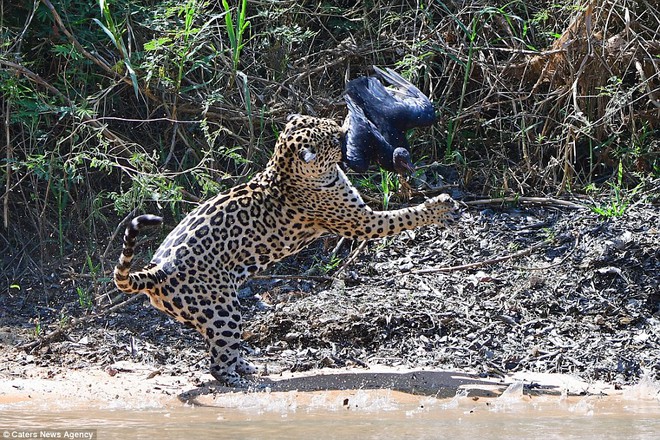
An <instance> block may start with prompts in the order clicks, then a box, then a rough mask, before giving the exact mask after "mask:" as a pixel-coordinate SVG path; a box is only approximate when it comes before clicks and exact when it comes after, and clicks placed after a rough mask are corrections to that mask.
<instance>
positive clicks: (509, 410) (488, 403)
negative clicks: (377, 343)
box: [0, 385, 660, 440]
mask: <svg viewBox="0 0 660 440" xmlns="http://www.w3.org/2000/svg"><path fill="white" fill-rule="evenodd" d="M466 394H467V393H459V395H457V396H456V397H455V398H453V399H435V398H432V397H423V396H413V395H408V394H404V393H397V392H393V391H387V390H377V391H343V392H318V393H297V392H294V391H292V392H287V393H270V394H267V393H259V394H233V393H229V394H225V395H219V396H216V397H214V400H213V406H192V405H184V404H181V403H178V404H176V403H174V402H171V404H170V405H167V407H165V408H163V407H160V408H158V409H155V408H148V407H147V408H131V409H127V408H125V406H124V405H121V406H122V408H113V407H112V406H113V405H112V403H110V404H106V405H105V406H104V407H99V408H92V407H91V406H90V408H89V409H84V408H69V409H61V410H59V411H53V410H50V411H49V410H42V409H40V410H35V409H34V402H17V403H14V404H4V405H3V404H0V435H3V437H4V436H6V438H20V437H18V436H17V435H20V434H17V432H21V431H30V430H43V429H49V430H53V429H93V430H96V433H97V436H96V438H98V439H101V440H105V439H129V438H130V439H153V438H167V439H196V438H200V439H206V438H241V439H262V438H267V439H326V438H327V439H334V438H337V439H353V438H359V439H370V438H373V439H381V438H402V439H406V438H410V439H427V438H428V439H435V438H452V439H457V440H460V439H469V440H474V439H481V438H488V439H505V438H506V439H511V438H516V439H543V440H549V439H585V438H593V439H658V438H660V400H658V397H657V396H656V395H653V396H648V395H647V396H645V398H638V396H635V395H620V396H616V397H598V396H587V397H561V396H537V397H530V396H526V395H523V394H522V387H519V388H516V387H515V386H514V385H512V386H511V387H510V389H509V390H508V392H505V393H504V394H503V395H502V396H500V397H498V398H478V399H475V398H474V397H470V396H468V395H466ZM62 407H63V408H65V407H66V405H62ZM30 408H31V409H30ZM23 438H25V437H23Z"/></svg>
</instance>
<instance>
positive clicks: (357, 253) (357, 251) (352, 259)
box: [332, 240, 368, 278]
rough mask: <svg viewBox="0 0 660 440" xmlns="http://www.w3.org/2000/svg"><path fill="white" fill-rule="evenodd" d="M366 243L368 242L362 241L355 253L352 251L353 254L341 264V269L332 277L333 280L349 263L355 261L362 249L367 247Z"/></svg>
mask: <svg viewBox="0 0 660 440" xmlns="http://www.w3.org/2000/svg"><path fill="white" fill-rule="evenodd" d="M367 241H368V240H364V241H363V242H362V243H360V246H358V248H357V249H356V250H355V251H353V254H352V255H351V256H350V257H349V258H348V260H346V262H345V263H344V264H342V265H341V267H340V268H339V269H337V271H336V272H335V273H334V274H333V275H332V277H333V278H337V277H338V276H339V274H340V273H342V272H343V271H344V269H346V267H348V266H349V265H350V264H351V263H353V261H355V259H356V258H357V257H358V255H360V252H362V250H363V249H364V247H365V246H366V245H367Z"/></svg>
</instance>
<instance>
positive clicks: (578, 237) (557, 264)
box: [516, 232, 580, 270]
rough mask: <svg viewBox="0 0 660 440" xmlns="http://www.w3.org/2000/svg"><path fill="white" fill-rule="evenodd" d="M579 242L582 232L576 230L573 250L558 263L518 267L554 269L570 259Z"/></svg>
mask: <svg viewBox="0 0 660 440" xmlns="http://www.w3.org/2000/svg"><path fill="white" fill-rule="evenodd" d="M579 242H580V233H579V232H575V243H574V244H573V247H572V248H571V250H570V251H569V252H568V253H567V254H566V255H565V256H564V258H562V259H561V260H559V261H558V262H556V263H552V264H549V265H547V266H543V267H522V266H517V267H516V269H518V270H547V269H552V268H553V267H557V266H559V265H561V264H563V263H564V262H565V261H566V260H567V259H568V257H570V256H571V255H573V253H574V252H575V249H577V247H578V243H579Z"/></svg>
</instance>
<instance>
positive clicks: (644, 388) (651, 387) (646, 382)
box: [623, 371, 660, 402]
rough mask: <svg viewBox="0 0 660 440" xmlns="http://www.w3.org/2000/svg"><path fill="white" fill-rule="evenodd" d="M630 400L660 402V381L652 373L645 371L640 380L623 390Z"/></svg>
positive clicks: (625, 396)
mask: <svg viewBox="0 0 660 440" xmlns="http://www.w3.org/2000/svg"><path fill="white" fill-rule="evenodd" d="M623 397H624V399H628V400H657V401H658V402H660V382H658V381H657V380H655V379H653V377H652V376H651V373H649V372H648V371H646V372H644V374H643V375H642V377H641V379H639V382H638V383H637V384H635V385H633V386H632V387H630V388H628V389H627V390H625V391H624V392H623Z"/></svg>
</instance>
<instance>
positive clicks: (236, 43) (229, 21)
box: [222, 0, 250, 72]
mask: <svg viewBox="0 0 660 440" xmlns="http://www.w3.org/2000/svg"><path fill="white" fill-rule="evenodd" d="M240 2H241V5H240V11H239V12H238V14H237V15H236V20H234V18H233V14H232V8H231V7H230V6H229V2H228V1H227V0H222V7H223V8H225V24H226V26H227V37H228V38H229V43H230V44H231V53H232V57H231V59H232V63H233V68H234V72H236V71H237V70H238V64H239V62H240V60H241V51H242V50H243V46H245V43H244V42H243V36H244V34H245V32H246V31H247V29H248V28H249V27H250V22H249V21H248V20H247V18H246V9H247V0H240Z"/></svg>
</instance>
